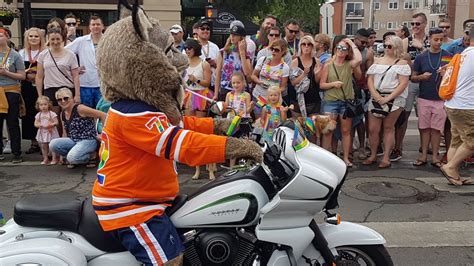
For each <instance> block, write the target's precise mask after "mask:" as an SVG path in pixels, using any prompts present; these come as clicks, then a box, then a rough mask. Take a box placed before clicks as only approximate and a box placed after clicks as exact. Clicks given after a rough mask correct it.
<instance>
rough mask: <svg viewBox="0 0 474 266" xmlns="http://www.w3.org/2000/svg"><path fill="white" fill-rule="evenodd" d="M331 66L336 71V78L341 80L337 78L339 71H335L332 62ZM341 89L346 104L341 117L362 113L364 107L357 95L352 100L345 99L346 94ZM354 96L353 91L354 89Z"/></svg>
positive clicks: (351, 116)
mask: <svg viewBox="0 0 474 266" xmlns="http://www.w3.org/2000/svg"><path fill="white" fill-rule="evenodd" d="M332 67H333V68H334V71H335V72H336V77H337V79H338V80H341V79H340V78H339V73H337V70H336V66H334V63H333V64H332ZM352 90H354V87H352ZM341 91H342V96H343V97H344V102H345V105H346V110H345V111H344V114H343V115H342V118H343V119H346V118H353V117H356V116H359V115H361V114H363V113H364V107H363V105H362V102H361V101H360V100H359V99H358V98H357V97H354V99H353V100H351V99H347V98H346V94H345V93H344V89H341ZM354 96H355V91H354Z"/></svg>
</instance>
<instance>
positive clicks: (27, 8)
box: [22, 0, 33, 29]
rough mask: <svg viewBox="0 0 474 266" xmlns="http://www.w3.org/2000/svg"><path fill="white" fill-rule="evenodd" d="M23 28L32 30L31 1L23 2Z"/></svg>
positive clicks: (25, 0)
mask: <svg viewBox="0 0 474 266" xmlns="http://www.w3.org/2000/svg"><path fill="white" fill-rule="evenodd" d="M22 16H23V27H24V29H29V28H31V24H32V20H33V18H32V16H31V0H23V14H22Z"/></svg>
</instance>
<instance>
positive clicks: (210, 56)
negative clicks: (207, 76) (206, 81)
mask: <svg viewBox="0 0 474 266" xmlns="http://www.w3.org/2000/svg"><path fill="white" fill-rule="evenodd" d="M198 26H199V27H198V41H199V43H200V44H201V47H202V48H201V56H200V57H201V59H203V60H206V61H207V62H208V63H209V65H210V66H211V70H212V76H211V87H214V82H215V80H216V66H217V65H216V60H217V55H218V54H219V47H218V46H217V45H216V44H215V43H213V42H211V41H210V40H209V39H210V38H211V22H210V21H209V20H206V19H203V20H201V21H200V22H198Z"/></svg>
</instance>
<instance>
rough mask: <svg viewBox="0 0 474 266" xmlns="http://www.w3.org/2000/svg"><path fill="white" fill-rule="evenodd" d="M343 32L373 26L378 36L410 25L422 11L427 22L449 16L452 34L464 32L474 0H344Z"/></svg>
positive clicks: (435, 22) (430, 24) (431, 24)
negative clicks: (413, 17) (465, 22)
mask: <svg viewBox="0 0 474 266" xmlns="http://www.w3.org/2000/svg"><path fill="white" fill-rule="evenodd" d="M335 4H338V5H342V16H341V17H340V18H338V17H334V19H335V20H339V19H340V20H341V21H342V23H341V25H342V29H341V33H343V34H346V35H350V36H352V35H354V34H355V33H356V32H357V30H358V29H359V28H362V27H364V28H367V27H372V28H374V29H375V30H376V31H377V39H379V40H380V39H382V36H383V34H384V33H385V32H387V31H394V30H395V29H396V28H397V27H398V26H400V25H406V26H408V28H410V22H411V19H412V16H413V14H415V13H419V12H423V13H425V14H426V16H427V18H428V26H427V29H428V28H430V27H434V26H437V25H438V21H439V19H440V18H448V19H449V20H450V21H451V23H452V24H453V25H454V30H453V31H452V33H451V35H452V36H451V37H456V36H460V35H461V34H462V22H463V21H464V20H466V19H468V18H474V0H343V1H337V2H336V3H335Z"/></svg>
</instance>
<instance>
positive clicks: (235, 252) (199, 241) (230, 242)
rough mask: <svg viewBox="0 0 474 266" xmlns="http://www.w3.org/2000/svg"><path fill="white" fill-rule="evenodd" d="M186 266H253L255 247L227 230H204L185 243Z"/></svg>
mask: <svg viewBox="0 0 474 266" xmlns="http://www.w3.org/2000/svg"><path fill="white" fill-rule="evenodd" d="M185 247H186V249H185V251H184V263H185V265H212V266H215V265H216V266H217V265H252V261H253V259H254V258H255V256H256V254H255V252H254V248H255V247H254V245H253V244H252V243H251V242H250V241H248V240H246V239H244V238H241V237H239V236H238V235H237V234H236V233H235V232H232V231H225V230H222V231H221V230H213V231H211V230H204V231H201V232H200V233H199V234H197V235H196V236H195V238H194V240H192V241H189V242H187V243H185Z"/></svg>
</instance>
